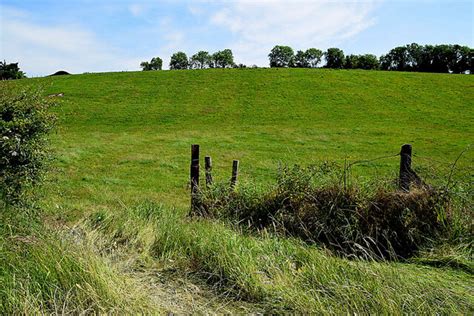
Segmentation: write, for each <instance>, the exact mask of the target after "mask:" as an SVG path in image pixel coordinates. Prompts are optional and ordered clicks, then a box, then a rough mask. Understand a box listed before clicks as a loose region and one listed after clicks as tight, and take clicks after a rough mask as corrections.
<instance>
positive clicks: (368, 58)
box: [356, 54, 380, 70]
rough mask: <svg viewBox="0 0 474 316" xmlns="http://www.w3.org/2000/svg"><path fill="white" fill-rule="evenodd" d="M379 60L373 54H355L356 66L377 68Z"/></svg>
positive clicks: (369, 68)
mask: <svg viewBox="0 0 474 316" xmlns="http://www.w3.org/2000/svg"><path fill="white" fill-rule="evenodd" d="M379 65H380V63H379V60H378V58H377V56H375V55H373V54H364V55H359V56H357V67H356V68H360V69H366V70H373V69H378V68H379Z"/></svg>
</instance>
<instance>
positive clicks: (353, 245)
mask: <svg viewBox="0 0 474 316" xmlns="http://www.w3.org/2000/svg"><path fill="white" fill-rule="evenodd" d="M328 166H329V165H328V164H324V165H322V166H320V167H310V168H301V167H298V166H295V167H293V168H284V169H282V170H281V171H280V173H279V177H278V179H277V183H276V185H274V186H272V187H271V188H269V189H265V190H262V189H256V188H255V186H252V185H248V184H247V185H241V186H240V187H239V188H238V189H237V190H235V191H234V190H233V189H230V188H229V186H228V185H215V186H211V187H209V188H207V189H206V188H203V189H202V190H201V192H200V194H199V195H198V198H199V201H198V202H197V205H198V207H197V208H196V209H195V210H194V213H195V214H197V215H201V216H206V217H211V218H219V219H226V220H230V221H231V222H232V223H234V224H240V225H243V226H245V227H249V228H253V229H257V230H261V229H267V230H271V231H275V232H277V233H283V234H284V235H290V236H295V237H299V238H301V239H303V240H305V241H307V242H310V243H315V244H324V245H325V246H326V247H328V248H329V249H331V250H333V251H335V252H336V253H339V254H344V255H346V256H356V257H362V258H366V259H367V258H371V259H379V258H392V259H398V258H408V257H411V256H413V255H414V254H415V253H416V251H417V250H418V249H420V247H421V248H422V247H423V246H426V245H433V243H434V242H436V241H439V240H440V239H442V238H448V237H449V236H452V235H453V234H457V235H461V236H462V237H464V238H466V237H472V236H469V235H470V228H471V227H469V225H470V224H471V223H470V222H469V220H467V221H466V218H465V217H462V220H464V222H463V224H462V225H461V227H462V231H461V232H460V231H459V229H458V228H459V226H456V227H454V225H455V224H454V222H456V223H459V222H460V220H459V216H462V215H464V214H466V212H469V210H468V209H467V208H468V205H470V204H468V205H467V206H464V207H465V208H463V209H462V210H457V211H454V210H453V209H452V208H453V206H452V204H453V202H452V201H451V199H450V195H449V192H446V191H442V190H441V189H440V188H439V189H437V188H434V187H431V186H429V187H428V186H422V187H418V188H414V189H412V190H411V191H410V192H409V193H406V192H402V191H398V190H397V188H396V187H394V186H393V185H384V186H380V182H379V183H378V184H376V185H365V186H361V185H358V184H356V183H355V182H352V183H351V184H350V185H347V186H346V184H345V182H343V181H340V178H341V176H345V175H343V172H339V171H337V170H333V168H331V167H328ZM382 183H383V182H382ZM471 198H472V197H471ZM470 202H472V200H471V201H470ZM458 207H460V206H458ZM453 216H457V217H458V218H456V219H453ZM461 236H459V237H461ZM471 243H472V240H471Z"/></svg>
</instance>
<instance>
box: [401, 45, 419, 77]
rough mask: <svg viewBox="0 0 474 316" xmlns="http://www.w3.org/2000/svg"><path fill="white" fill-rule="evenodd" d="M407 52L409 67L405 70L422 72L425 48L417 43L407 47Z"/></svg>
mask: <svg viewBox="0 0 474 316" xmlns="http://www.w3.org/2000/svg"><path fill="white" fill-rule="evenodd" d="M406 50H407V67H406V69H405V70H412V71H420V66H421V65H422V64H423V60H422V58H423V46H421V45H419V44H417V43H411V44H408V45H406Z"/></svg>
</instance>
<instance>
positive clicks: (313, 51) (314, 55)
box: [305, 48, 323, 68]
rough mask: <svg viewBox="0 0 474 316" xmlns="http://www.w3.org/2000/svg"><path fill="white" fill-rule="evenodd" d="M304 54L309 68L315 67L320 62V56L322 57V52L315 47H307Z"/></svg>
mask: <svg viewBox="0 0 474 316" xmlns="http://www.w3.org/2000/svg"><path fill="white" fill-rule="evenodd" d="M305 56H306V63H307V65H308V66H309V68H316V67H317V66H318V64H319V63H320V62H321V58H322V57H323V52H322V51H321V50H320V49H317V48H309V49H307V50H306V52H305Z"/></svg>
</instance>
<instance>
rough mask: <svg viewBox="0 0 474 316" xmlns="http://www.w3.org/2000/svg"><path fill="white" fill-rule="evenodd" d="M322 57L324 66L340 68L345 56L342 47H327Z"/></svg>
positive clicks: (342, 65)
mask: <svg viewBox="0 0 474 316" xmlns="http://www.w3.org/2000/svg"><path fill="white" fill-rule="evenodd" d="M324 57H325V58H326V68H335V69H340V68H343V67H344V62H345V57H344V52H343V51H342V49H339V48H335V47H332V48H329V49H328V50H327V51H326V52H325V53H324Z"/></svg>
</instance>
